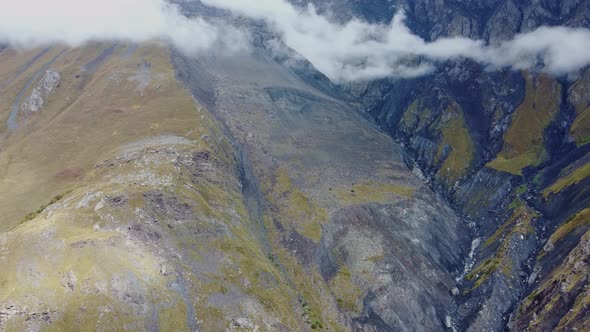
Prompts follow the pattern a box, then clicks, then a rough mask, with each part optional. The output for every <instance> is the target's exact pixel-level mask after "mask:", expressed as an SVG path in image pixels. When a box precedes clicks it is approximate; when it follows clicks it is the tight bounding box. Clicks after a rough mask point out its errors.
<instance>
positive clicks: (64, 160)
mask: <svg viewBox="0 0 590 332" xmlns="http://www.w3.org/2000/svg"><path fill="white" fill-rule="evenodd" d="M8 52H10V53H9V54H4V56H5V57H6V58H5V59H7V60H11V61H28V60H27V58H28V56H29V55H30V56H33V58H34V57H35V55H34V54H35V53H36V52H37V51H34V52H31V53H30V54H27V53H25V54H23V53H13V52H12V51H8ZM50 52H51V51H50ZM54 52H55V53H57V54H59V56H58V57H57V58H55V60H54V61H53V62H52V63H51V64H50V65H49V66H48V67H47V66H44V67H39V68H42V69H41V70H42V72H41V73H42V74H41V75H35V74H33V76H32V77H33V78H34V79H33V81H32V84H27V85H26V86H27V89H29V90H27V91H25V92H24V93H23V95H24V96H27V95H29V94H30V93H32V92H31V90H30V89H34V88H33V87H34V86H38V85H39V84H40V85H43V84H42V82H43V80H44V77H45V76H44V75H46V74H45V73H44V72H45V71H46V70H51V71H55V72H56V73H59V76H60V77H61V79H60V81H59V84H57V85H55V86H54V89H53V91H52V93H51V94H50V95H47V96H46V97H47V98H46V99H44V103H43V105H45V106H44V107H43V108H41V109H39V110H37V111H34V112H31V113H30V114H28V113H24V112H26V109H25V108H24V107H22V106H19V108H18V111H19V112H23V113H22V114H18V116H17V121H16V123H17V124H18V125H17V126H16V127H14V128H13V129H8V130H7V131H5V134H4V137H3V141H2V158H3V172H4V173H3V177H2V180H3V182H2V185H3V189H2V193H3V195H4V196H3V200H2V202H3V204H5V205H3V206H2V213H1V214H0V215H2V219H1V221H2V222H1V223H0V224H1V225H2V228H3V232H2V234H1V235H0V243H1V246H2V255H1V256H0V260H1V261H2V266H4V267H5V268H4V269H3V273H2V275H1V276H0V280H1V282H0V285H2V287H1V290H2V292H0V303H1V304H0V328H1V329H2V330H15V331H19V330H23V329H32V330H37V329H51V330H64V329H65V330H71V329H77V330H133V331H136V330H158V329H160V330H170V329H175V330H192V331H194V330H198V329H205V330H218V329H222V328H226V327H232V326H233V327H236V328H237V327H240V326H241V327H245V328H248V327H249V326H250V327H252V326H255V325H256V326H260V327H263V328H264V329H276V328H288V329H300V328H302V326H303V324H304V323H303V322H302V320H301V319H300V318H299V316H297V315H294V314H293V312H296V311H297V309H298V307H297V306H296V301H295V300H294V297H293V291H292V290H291V289H289V286H288V283H287V282H286V280H285V279H284V277H283V275H282V273H281V272H280V270H279V268H278V267H277V266H276V265H273V263H272V261H270V260H269V258H268V252H267V250H266V248H265V246H264V241H263V239H260V238H258V224H257V223H256V220H254V219H251V217H250V214H249V212H248V211H249V210H248V208H247V207H246V204H247V203H246V199H245V197H244V196H243V186H244V185H243V182H242V174H243V165H242V164H241V160H240V158H239V153H238V151H237V150H236V149H235V147H234V146H233V145H232V144H231V141H230V140H229V139H228V138H227V137H226V136H225V135H224V134H223V132H222V131H220V130H219V125H218V124H217V122H216V121H215V120H213V118H212V117H211V116H210V114H209V113H207V112H206V111H205V110H203V109H202V108H200V107H199V106H198V105H196V104H195V103H194V101H193V99H192V98H191V96H190V94H189V93H188V92H187V91H186V90H185V89H184V88H183V87H182V86H181V85H180V84H179V83H178V82H177V81H176V80H175V71H174V69H173V67H172V65H171V64H170V62H169V55H168V54H169V53H168V50H167V49H166V47H163V46H162V45H155V44H154V45H140V46H138V47H136V46H129V45H117V44H115V45H103V44H98V45H89V46H86V47H83V48H80V49H71V50H58V51H54ZM48 53H49V52H48ZM49 56H54V55H53V54H51V55H49ZM41 59H42V57H40V60H41ZM52 59H53V58H52ZM31 62H32V64H31V66H35V64H34V62H35V61H31ZM27 65H28V63H27V64H25V65H24V66H27ZM15 68H18V67H15ZM35 70H37V71H38V69H37V68H34V69H33V71H31V73H29V72H27V70H24V71H22V72H21V73H17V74H18V75H16V76H17V77H16V79H14V80H12V83H11V84H14V85H15V86H18V85H19V83H20V82H23V81H24V80H27V79H29V78H28V77H31V76H30V75H31V74H32V73H34V72H35ZM12 75H13V74H12V73H9V74H8V77H12ZM20 75H23V77H20ZM7 91H8V92H7V93H6V94H4V98H6V99H7V100H13V99H9V98H10V97H13V95H14V94H12V95H11V93H10V91H11V90H7ZM15 91H16V90H15ZM33 93H34V92H33ZM27 98H28V97H27ZM21 105H24V104H21ZM17 170H20V171H18V172H17ZM11 193H12V194H13V195H14V197H10V194H11ZM56 193H58V194H56ZM19 195H23V196H22V197H21V196H19ZM5 197H6V198H5ZM24 197H27V199H25V198H24ZM51 197H54V198H51ZM6 200H9V202H10V203H12V205H10V204H7V202H6ZM21 211H23V212H21ZM24 211H28V212H31V213H30V214H28V215H26V216H25V214H26V212H24Z"/></svg>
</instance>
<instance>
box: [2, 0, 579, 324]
mask: <svg viewBox="0 0 590 332" xmlns="http://www.w3.org/2000/svg"><path fill="white" fill-rule="evenodd" d="M177 2H178V3H180V4H181V5H182V7H183V10H184V14H185V15H188V16H191V15H197V14H198V15H206V16H209V17H212V16H215V17H216V18H217V19H220V20H223V19H227V17H225V15H226V14H227V13H224V12H220V11H216V10H213V9H210V8H207V7H205V6H203V5H202V4H200V3H198V2H186V1H180V0H179V1H177ZM293 2H296V3H299V4H302V3H304V1H293ZM315 4H316V5H317V6H318V7H319V8H320V9H321V10H324V11H329V12H330V13H332V14H334V15H335V17H336V18H337V19H340V20H346V19H348V18H350V17H353V16H356V17H363V18H365V19H366V20H368V21H371V22H386V21H388V20H390V19H391V17H392V15H393V13H394V12H395V11H396V10H399V9H401V8H403V9H404V10H405V11H406V13H407V16H408V24H409V26H410V28H411V29H412V30H413V31H414V32H416V33H417V34H419V35H420V36H422V37H423V38H425V39H427V40H432V39H436V38H438V37H441V36H456V35H461V36H467V37H470V38H483V39H486V40H488V41H489V42H491V43H495V42H498V41H501V40H505V39H507V38H510V37H511V36H513V35H514V34H516V33H518V32H523V31H530V30H532V29H534V28H536V27H538V26H540V25H556V24H562V25H567V26H582V27H587V26H588V25H589V17H590V3H589V2H588V1H582V0H580V1H575V0H573V1H561V2H555V1H512V0H481V1H450V0H446V1H445V0H416V1H412V0H405V1H389V0H388V1H385V0H382V1H371V3H370V4H367V3H366V2H359V1H348V0H338V1H317V2H316V3H315ZM234 23H236V24H239V25H240V28H242V29H247V30H248V31H249V32H250V33H251V35H252V36H253V40H254V41H255V45H254V47H253V50H252V53H250V54H239V55H228V54H219V53H213V54H208V55H204V56H200V57H197V58H192V57H186V56H184V55H182V54H181V53H178V52H177V51H176V50H173V49H169V48H168V46H166V45H163V44H141V45H130V44H126V43H93V44H88V45H84V46H83V47H79V48H75V49H65V48H60V47H58V46H54V47H48V48H44V49H36V50H30V51H27V52H20V53H19V52H17V51H15V50H13V49H11V48H2V49H0V87H1V89H0V123H4V124H5V127H3V129H2V134H1V136H0V248H1V250H2V251H1V254H0V264H1V265H2V266H3V267H5V268H4V269H3V270H2V273H1V274H0V330H11V331H12V330H15V331H19V330H23V329H31V330H41V329H49V330H68V329H72V328H76V329H80V330H101V329H102V330H133V331H137V330H150V331H151V330H170V329H174V330H190V331H195V330H205V331H218V330H228V331H242V330H285V331H289V330H324V329H326V330H328V329H329V330H358V331H444V330H447V329H456V330H462V331H463V330H465V331H484V330H485V331H500V330H503V329H505V328H508V329H511V330H514V331H521V330H531V331H540V330H551V329H557V330H571V329H573V328H578V329H579V330H585V329H588V328H589V327H588V324H589V322H588V317H589V315H588V311H587V308H588V302H589V301H590V300H589V299H590V298H589V297H588V291H587V288H588V287H587V284H588V282H589V274H588V268H587V265H588V262H587V260H588V236H589V235H588V232H589V231H590V223H589V222H588V218H589V217H588V208H589V207H590V206H589V204H590V192H589V189H588V188H590V187H589V186H588V183H589V182H590V180H589V179H588V178H587V176H588V174H589V173H590V144H587V143H588V142H590V139H589V137H590V129H589V126H590V123H588V122H589V121H590V120H588V119H590V113H589V112H590V94H589V93H588V91H590V86H589V85H590V70H585V71H584V72H583V73H581V75H580V76H579V77H576V78H574V79H571V78H570V79H565V78H556V77H551V76H548V75H545V74H541V73H537V72H535V71H530V72H513V71H509V70H504V71H496V72H490V71H486V70H484V68H482V67H481V66H480V65H478V64H476V63H473V62H471V61H468V60H462V59H458V60H453V61H448V62H445V63H443V64H441V65H440V66H439V67H438V69H437V70H436V71H435V72H434V73H432V74H431V75H428V76H425V77H421V78H417V79H404V80H393V79H387V80H379V81H373V82H366V83H354V84H349V85H345V86H337V85H335V84H333V83H331V82H329V81H328V80H327V79H326V78H325V77H324V76H323V75H321V74H320V73H318V72H317V71H316V70H315V69H314V68H313V67H312V66H311V65H310V64H309V63H306V62H305V61H301V60H300V62H299V63H298V65H297V66H295V67H291V66H289V63H288V62H286V61H283V60H284V59H280V58H277V56H276V54H274V53H273V52H272V51H271V50H270V48H271V47H270V45H269V41H270V40H271V39H272V37H273V36H271V35H270V34H269V32H268V31H267V30H266V29H265V27H264V26H261V25H260V24H258V23H257V22H251V21H248V20H243V21H238V22H234ZM284 56H288V55H284ZM531 119H534V121H532V120H531Z"/></svg>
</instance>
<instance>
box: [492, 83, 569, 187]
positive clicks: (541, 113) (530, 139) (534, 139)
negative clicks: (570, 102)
mask: <svg viewBox="0 0 590 332" xmlns="http://www.w3.org/2000/svg"><path fill="white" fill-rule="evenodd" d="M525 77H526V95H525V99H524V101H523V103H522V104H521V105H520V106H519V107H518V108H517V109H516V111H515V113H514V116H513V119H512V124H511V125H510V127H509V128H508V131H507V132H506V133H505V134H504V145H503V147H502V150H501V151H500V153H499V154H498V156H497V157H496V159H494V160H492V161H491V162H489V163H488V164H487V166H488V167H490V168H493V169H496V170H499V171H503V172H507V173H511V174H517V175H519V174H521V172H522V169H523V168H525V167H528V166H536V165H538V164H539V163H541V162H542V161H543V160H544V158H545V153H546V152H545V147H544V138H543V133H544V131H545V128H547V126H548V125H549V124H550V123H551V121H552V120H553V118H554V117H555V115H556V114H557V111H558V110H559V104H560V96H561V92H560V86H559V84H558V83H557V82H556V81H555V80H553V79H551V78H549V77H547V76H543V75H541V76H538V77H533V76H532V75H530V74H525Z"/></svg>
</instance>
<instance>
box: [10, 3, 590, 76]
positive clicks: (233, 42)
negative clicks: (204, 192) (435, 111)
mask: <svg viewBox="0 0 590 332" xmlns="http://www.w3.org/2000/svg"><path fill="white" fill-rule="evenodd" d="M186 1H191V0H186ZM202 2H203V3H205V4H206V5H209V6H214V7H219V8H223V9H228V10H230V11H232V12H233V13H235V14H238V15H243V16H246V17H250V18H254V19H259V20H263V21H265V22H266V23H267V24H268V25H269V26H270V27H271V28H272V29H273V30H275V31H276V32H277V33H278V34H279V35H280V36H281V39H282V41H283V42H284V43H285V44H286V45H287V46H289V47H290V48H292V49H293V50H295V51H297V52H298V53H299V54H301V55H303V56H304V57H305V58H307V59H308V60H309V61H310V62H311V63H313V64H314V65H315V67H316V68H317V69H318V70H320V71H321V72H323V73H324V74H325V75H326V76H328V77H330V78H331V79H332V80H334V81H340V82H342V81H354V80H369V79H376V78H383V77H415V76H420V75H424V74H426V73H428V72H430V71H432V70H433V69H434V68H435V66H436V63H437V62H440V61H444V60H448V59H452V58H457V57H465V58H470V59H473V60H475V61H478V62H480V63H482V64H484V65H486V66H489V67H490V68H492V69H497V68H500V67H512V68H514V69H522V68H530V67H541V68H542V69H543V70H545V71H547V72H550V73H553V74H565V73H570V72H574V71H576V70H578V69H580V68H582V67H584V66H586V65H588V64H589V63H590V52H588V51H587V45H590V31H589V30H587V29H569V28H565V27H552V28H548V27H543V28H539V29H537V30H535V31H533V32H530V33H525V34H520V35H517V36H516V37H515V38H514V39H513V40H510V41H505V42H504V43H501V44H500V45H495V46H489V45H486V43H485V42H483V41H477V40H471V39H467V38H442V39H438V40H435V41H433V42H425V41H424V40H423V39H421V38H420V37H418V36H416V35H415V34H413V33H412V32H411V31H410V30H409V29H408V28H407V27H406V25H405V23H404V14H403V13H402V12H399V13H397V15H396V16H395V17H394V19H393V20H392V22H391V23H390V24H387V25H385V24H369V23H367V22H364V21H361V20H358V19H353V20H351V21H349V22H346V23H344V24H341V23H336V22H333V21H331V20H330V19H329V18H327V17H325V16H322V15H320V14H318V13H317V11H316V10H315V9H314V7H312V6H309V7H305V8H296V7H294V6H293V5H291V4H290V3H288V2H287V1H286V0H202ZM208 20H209V21H208ZM153 38H159V39H166V40H169V41H171V42H173V43H174V44H175V45H176V46H177V47H179V48H180V49H181V50H184V51H185V52H187V53H192V54H194V53H196V52H199V51H203V50H207V51H209V50H211V49H213V48H215V49H216V48H218V47H219V46H220V45H224V46H225V47H226V48H229V49H235V48H238V49H241V48H243V47H245V46H244V44H245V41H246V39H247V38H246V36H245V35H244V34H241V33H239V32H238V30H237V28H235V27H234V28H232V27H230V26H229V25H227V24H220V23H219V21H216V22H212V21H210V18H192V19H189V18H187V17H185V16H184V15H182V14H181V13H180V12H179V10H178V8H177V7H176V6H174V5H171V4H169V3H167V2H166V0H52V1H49V0H0V43H2V42H4V43H6V42H8V43H10V44H16V45H19V46H31V45H38V44H47V43H67V44H70V45H79V44H81V43H83V42H85V41H88V40H111V39H117V40H130V41H135V42H142V41H145V40H149V39H153Z"/></svg>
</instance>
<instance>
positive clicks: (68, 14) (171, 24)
mask: <svg viewBox="0 0 590 332" xmlns="http://www.w3.org/2000/svg"><path fill="white" fill-rule="evenodd" d="M0 8H1V9H0V43H7V44H12V45H15V46H20V47H30V46H37V45H40V44H49V43H65V44H68V45H72V46H78V45H80V44H82V43H84V42H87V41H91V40H127V41H133V42H143V41H147V40H151V39H165V40H168V41H171V42H172V43H174V44H175V45H176V46H177V47H179V48H180V49H182V50H184V51H186V52H190V53H195V52H198V51H201V50H208V49H211V48H212V47H218V46H219V45H220V44H222V46H226V47H229V48H236V47H238V46H243V44H244V43H243V40H245V39H244V38H243V37H244V36H243V35H242V34H240V33H239V32H238V31H237V30H236V29H234V28H232V27H229V26H225V25H219V24H213V23H210V22H207V21H205V20H204V19H202V18H192V19H189V18H187V17H186V16H184V15H182V14H181V13H180V11H179V8H178V7H177V6H175V5H172V4H170V3H167V2H166V1H165V0H51V1H48V0H0Z"/></svg>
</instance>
